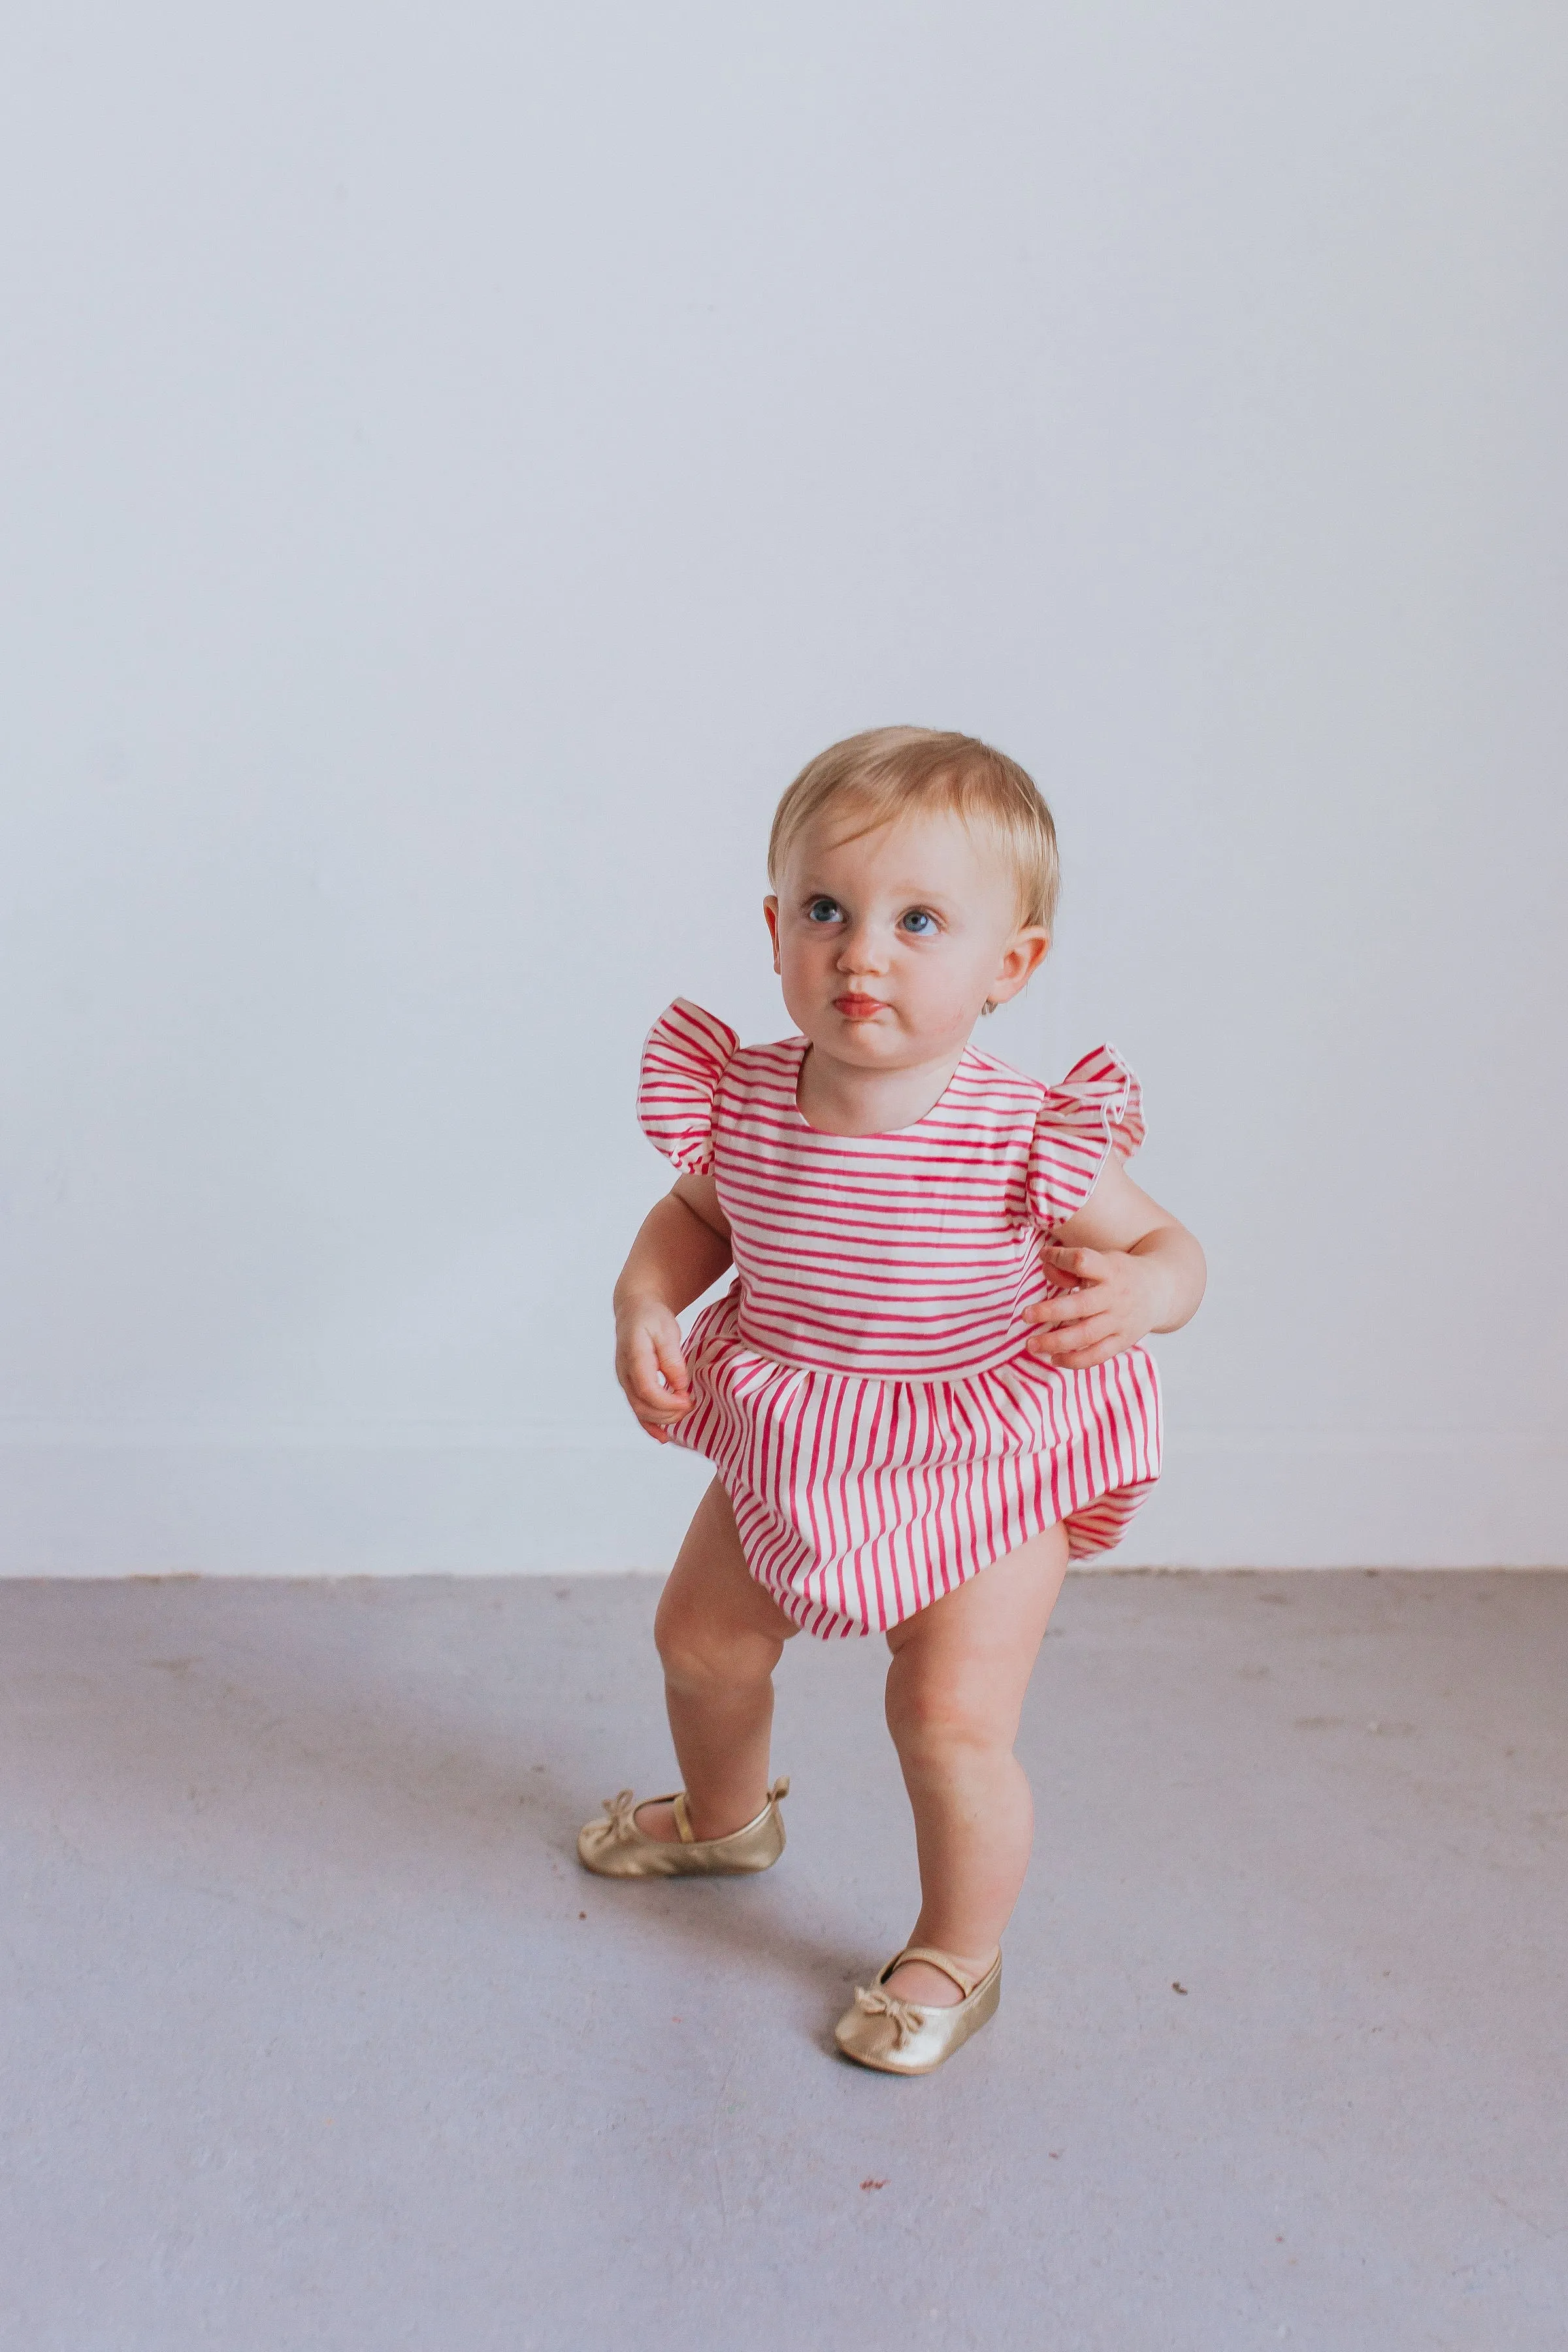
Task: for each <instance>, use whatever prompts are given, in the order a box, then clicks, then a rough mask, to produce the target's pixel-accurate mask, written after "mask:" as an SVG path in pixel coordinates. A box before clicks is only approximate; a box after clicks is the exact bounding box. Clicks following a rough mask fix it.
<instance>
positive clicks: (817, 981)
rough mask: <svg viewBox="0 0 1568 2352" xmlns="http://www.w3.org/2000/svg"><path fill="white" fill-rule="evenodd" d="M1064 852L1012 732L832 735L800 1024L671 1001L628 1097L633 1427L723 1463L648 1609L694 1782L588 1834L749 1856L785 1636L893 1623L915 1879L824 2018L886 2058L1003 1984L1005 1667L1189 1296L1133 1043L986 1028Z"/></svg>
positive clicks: (790, 810) (926, 2047) (1046, 1600)
mask: <svg viewBox="0 0 1568 2352" xmlns="http://www.w3.org/2000/svg"><path fill="white" fill-rule="evenodd" d="M1057 872H1058V869H1057V847H1056V832H1055V827H1054V826H1053V824H1052V823H1051V818H1050V813H1049V811H1048V810H1047V807H1046V805H1045V803H1044V802H1043V801H1042V799H1041V798H1040V795H1039V793H1037V790H1036V789H1035V786H1034V784H1033V783H1032V782H1031V781H1030V780H1029V778H1028V777H1027V776H1026V774H1025V773H1024V772H1023V770H1022V769H1021V768H1019V767H1018V766H1017V765H1016V763H1015V762H1014V761H1011V760H1009V759H1006V758H1005V757H1004V756H1003V755H1002V754H1001V753H1000V752H997V751H992V750H991V749H990V748H989V747H988V746H987V745H985V744H984V743H980V742H977V741H975V740H973V738H971V737H968V736H964V735H955V734H939V733H935V732H932V731H931V730H926V729H923V728H914V727H888V728H879V729H877V730H873V731H872V732H870V733H868V734H864V735H857V736H853V737H851V738H850V739H849V740H847V741H846V742H843V743H837V744H835V745H834V746H833V747H832V748H831V750H829V751H824V752H823V753H822V754H821V755H820V757H819V758H817V759H816V760H813V761H811V763H810V764H809V766H808V767H806V768H805V770H804V771H803V772H802V773H801V774H800V775H799V776H797V777H796V779H795V782H794V783H793V784H792V785H791V786H790V788H789V790H788V792H786V793H785V794H784V799H783V800H782V802H781V803H780V804H779V809H778V814H777V815H776V816H775V818H774V820H773V839H772V842H771V845H770V849H769V860H768V875H769V880H770V882H771V883H772V886H773V895H772V896H770V897H769V898H767V899H766V900H765V901H764V902H763V903H764V912H765V914H766V918H767V925H768V929H769V932H770V934H771V936H772V940H773V969H774V971H776V972H777V973H778V974H779V976H780V978H781V980H782V982H783V986H784V1003H785V1005H786V1006H787V1008H788V1010H789V1013H790V1017H791V1019H792V1020H793V1021H794V1022H795V1024H796V1029H797V1033H798V1034H795V1035H794V1036H792V1037H787V1038H784V1039H783V1040H782V1041H781V1042H780V1043H778V1044H776V1045H751V1046H745V1047H742V1045H741V1043H740V1040H739V1038H738V1037H737V1036H736V1035H735V1033H734V1032H733V1030H731V1029H729V1028H727V1027H726V1026H725V1024H723V1022H722V1021H720V1020H718V1019H716V1018H715V1017H714V1015H713V1014H712V1013H704V1012H702V1011H700V1009H699V1008H698V1007H697V1006H696V1005H694V1004H689V1003H685V1002H684V1001H678V1002H677V1003H675V1004H673V1005H671V1007H670V1009H669V1011H668V1013H665V1014H664V1016H663V1018H662V1019H661V1020H659V1021H658V1022H657V1023H656V1024H654V1028H653V1031H652V1034H650V1036H649V1038H648V1041H647V1048H646V1051H645V1053H644V1056H643V1068H642V1083H641V1089H640V1093H639V1096H638V1106H637V1108H638V1116H639V1118H640V1119H641V1122H642V1125H643V1128H644V1129H645V1130H646V1132H647V1134H648V1135H649V1136H650V1137H651V1138H652V1139H653V1141H654V1142H655V1143H657V1144H658V1147H659V1149H660V1150H661V1151H663V1152H665V1153H667V1154H668V1157H669V1159H670V1160H672V1161H673V1162H674V1164H675V1166H676V1168H677V1170H678V1171H679V1174H678V1176H677V1180H676V1182H675V1186H674V1188H673V1190H672V1191H671V1192H669V1193H668V1194H667V1195H666V1197H665V1198H664V1199H663V1200H662V1201H661V1202H659V1203H658V1206H657V1207H656V1208H655V1209H654V1211H653V1212H652V1213H651V1215H650V1216H649V1217H648V1218H647V1221H646V1223H644V1225H643V1227H642V1230H641V1231H640V1233H639V1234H637V1240H636V1242H635V1243H634V1244H633V1246H632V1252H631V1255H630V1257H629V1258H628V1259H627V1260H626V1269H625V1271H624V1272H623V1274H622V1276H621V1278H620V1281H619V1284H618V1285H617V1286H616V1372H617V1375H618V1377H619V1380H620V1383H621V1386H622V1388H623V1389H624V1390H625V1391H626V1399H627V1402H629V1403H630V1405H631V1408H632V1411H633V1412H634V1413H635V1414H636V1415H637V1420H638V1421H639V1423H641V1424H642V1426H643V1428H644V1429H646V1430H647V1433H648V1434H649V1435H650V1436H651V1437H654V1438H656V1439H658V1441H659V1442H660V1443H668V1442H669V1441H671V1440H673V1442H674V1443H675V1444H679V1445H686V1446H689V1447H691V1448H692V1449H693V1450H694V1451H695V1452H697V1453H699V1454H705V1455H706V1456H707V1458H708V1460H709V1461H710V1462H711V1464H712V1465H713V1467H714V1470H715V1472H716V1474H717V1475H716V1476H715V1478H714V1482H713V1484H712V1485H711V1486H710V1487H709V1489H708V1492H707V1494H706V1496H704V1497H703V1500H702V1502H701V1503H700V1505H699V1507H698V1509H697V1514H696V1517H694V1518H693V1520H692V1523H691V1527H690V1529H689V1533H688V1535H687V1537H686V1540H685V1542H684V1544H683V1545H682V1547H681V1550H680V1555H679V1559H677V1561H676V1563H675V1567H674V1570H673V1571H672V1572H671V1575H670V1577H669V1580H668V1583H667V1584H666V1586H665V1589H664V1593H663V1596H662V1598H661V1600H660V1602H659V1607H658V1619H657V1622H656V1625H655V1639H656V1641H657V1643H658V1653H659V1656H660V1659H661V1661H662V1663H663V1666H664V1675H665V1692H666V1698H667V1702H668V1710H669V1724H670V1730H671V1732H672V1734H673V1736H674V1742H675V1752H676V1755H677V1758H678V1759H679V1765H680V1769H681V1772H682V1774H683V1776H684V1780H685V1786H684V1788H683V1789H681V1790H680V1791H679V1793H678V1794H676V1795H674V1796H669V1797H654V1798H649V1799H647V1800H645V1801H642V1802H640V1803H639V1802H637V1801H636V1800H635V1798H634V1796H633V1794H632V1791H631V1790H623V1791H622V1793H621V1794H620V1796H618V1797H616V1799H615V1800H614V1801H613V1802H606V1805H605V1814H606V1816H607V1818H606V1819H605V1820H602V1821H598V1822H590V1823H589V1824H588V1825H587V1827H586V1828H585V1829H584V1831H583V1832H582V1836H581V1838H580V1840H579V1842H578V1851H579V1853H580V1855H581V1858H582V1860H583V1862H584V1864H585V1866H586V1867H587V1868H588V1869H589V1870H593V1871H597V1872H599V1873H601V1874H603V1875H605V1876H606V1877H612V1878H639V1877H640V1878H647V1877H668V1876H675V1875H679V1874H707V1873H736V1872H742V1871H755V1870H765V1869H767V1868H768V1866H769V1865H770V1864H772V1863H773V1862H776V1861H777V1859H778V1856H779V1854H780V1853H781V1852H782V1851H783V1847H784V1824H783V1822H782V1820H781V1818H780V1812H779V1806H780V1802H781V1801H782V1799H783V1798H784V1795H785V1793H786V1791H787V1789H788V1782H787V1781H785V1780H776V1781H774V1782H773V1785H772V1786H771V1787H770V1786H769V1781H768V1734H769V1728H770V1725H771V1722H772V1717H773V1679H772V1677H773V1668H774V1666H775V1665H776V1664H777V1663H778V1660H779V1657H780V1655H781V1654H782V1652H783V1649H784V1643H785V1642H786V1641H787V1640H788V1639H789V1638H790V1636H791V1635H792V1634H794V1633H798V1632H800V1631H801V1630H802V1628H805V1630H806V1631H807V1632H809V1633H816V1634H818V1635H820V1636H823V1637H825V1638H826V1637H832V1636H836V1635H838V1634H850V1633H861V1634H863V1633H873V1632H875V1633H880V1634H882V1635H884V1636H885V1638H886V1640H887V1643H888V1647H889V1651H890V1652H891V1654H892V1657H891V1664H890V1665H889V1671H888V1686H887V1716H888V1727H889V1731H890V1732H891V1734H892V1738H893V1742H894V1746H895V1747H896V1748H897V1750H898V1755H899V1761H900V1765H901V1767H902V1769H903V1776H904V1785H905V1787H906V1789H907V1790H908V1791H909V1798H910V1805H911V1807H912V1809H913V1811H914V1821H915V1836H916V1844H917V1850H918V1853H919V1859H920V1878H921V1908H920V1916H919V1917H918V1918H917V1919H916V1921H915V1925H914V1930H913V1933H912V1934H911V1936H910V1940H909V1941H908V1943H907V1944H905V1945H904V1946H903V1947H902V1948H900V1951H899V1952H898V1953H897V1954H896V1955H895V1956H894V1958H892V1959H890V1960H889V1962H888V1963H887V1965H886V1966H885V1967H884V1968H883V1969H881V1970H880V1971H879V1974H878V1975H877V1977H876V1979H875V1980H874V1981H873V1983H872V1984H871V1985H870V1986H868V1987H862V1988H861V1989H859V1990H858V1991H857V1992H856V1995H855V2001H854V2005H853V2007H852V2008H851V2009H850V2010H849V2011H847V2013H846V2015H845V2016H844V2017H843V2018H842V2019H840V2021H839V2022H838V2026H837V2042H838V2046H839V2048H840V2049H841V2050H842V2051H843V2052H844V2053H846V2055H847V2056H848V2057H850V2058H852V2059H855V2060H857V2061H858V2063H860V2064H861V2065H864V2066H872V2067H878V2068H880V2069H882V2070H884V2071H885V2072H888V2073H891V2074H929V2073H930V2072H931V2070H932V2069H933V2068H934V2067H937V2066H939V2065H941V2064H942V2062H943V2061H944V2060H945V2059H946V2058H948V2057H949V2056H951V2055H952V2052H953V2051H955V2050H956V2049H957V2048H958V2047H959V2045H960V2044H961V2043H962V2042H964V2041H966V2040H967V2039H968V2038H969V2036H970V2035H971V2034H973V2032H975V2031H976V2029H977V2028H978V2027H980V2026H981V2025H983V2024H984V2023H985V2021H986V2020H987V2019H988V2018H990V2017H991V2016H992V2015H993V2014H994V2011H995V2008H996V2004H997V1999H998V1995H999V1992H1000V1987H1001V1969H1002V1957H1001V1937H1002V1931H1003V1929H1004V1928H1005V1926H1006V1924H1007V1920H1008V1917H1009V1916H1010V1915H1011V1913H1012V1909H1013V1906H1014V1904H1015V1903H1016V1900H1017V1896H1018V1891H1019V1888H1020V1886H1021V1885H1022V1884H1023V1877H1024V1871H1025V1868H1026V1864H1027V1860H1028V1853H1029V1843H1030V1838H1031V1834H1032V1830H1033V1809H1032V1804H1031V1800H1030V1794H1029V1787H1028V1783H1027V1781H1026V1779H1025V1777H1024V1773H1023V1770H1022V1768H1021V1767H1020V1766H1019V1764H1018V1763H1017V1761H1016V1758H1015V1757H1014V1754H1013V1742H1014V1739H1015V1737H1016V1731H1017V1726H1018V1717H1019V1712H1020V1709H1021V1707H1022V1705H1023V1698H1024V1692H1025V1690H1026V1686H1027V1684H1028V1680H1029V1675H1030V1673H1031V1671H1032V1669H1033V1666H1034V1663H1035V1657H1036V1654H1037V1651H1038V1649H1039V1645H1040V1641H1041V1637H1042V1636H1043V1634H1044V1633H1045V1630H1046V1623H1047V1619H1048V1618H1049V1616H1050V1613H1051V1610H1052V1607H1053V1605H1054V1603H1055V1601H1056V1598H1057V1594H1058V1591H1060V1589H1061V1583H1062V1579H1063V1577H1064V1575H1065V1574H1066V1571H1067V1566H1068V1560H1069V1559H1084V1558H1087V1557H1089V1555H1090V1554H1092V1553H1095V1552H1101V1551H1104V1550H1106V1549H1109V1548H1110V1546H1111V1545H1112V1544H1114V1543H1116V1542H1117V1541H1118V1540H1119V1539H1120V1538H1121V1533H1122V1531H1123V1529H1124V1528H1126V1526H1127V1524H1128V1522H1129V1520H1130V1519H1131V1516H1132V1514H1133V1512H1134V1511H1135V1510H1136V1509H1137V1508H1138V1506H1139V1504H1140V1503H1141V1502H1142V1498H1143V1496H1145V1495H1146V1494H1147V1493H1148V1491H1149V1488H1150V1486H1152V1483H1153V1481H1154V1479H1155V1478H1156V1477H1157V1475H1159V1468H1160V1400H1159V1388H1158V1384H1157V1382H1156V1380H1155V1374H1154V1367H1153V1365H1152V1362H1151V1360H1150V1359H1149V1358H1148V1356H1147V1355H1146V1354H1145V1353H1144V1352H1143V1349H1142V1347H1141V1346H1140V1344H1139V1343H1140V1341H1141V1340H1142V1339H1144V1337H1145V1336H1146V1335H1147V1334H1148V1333H1149V1332H1151V1331H1173V1330H1175V1329H1176V1328H1178V1327H1179V1326H1180V1325H1182V1324H1184V1323H1185V1322H1186V1321H1187V1320H1188V1318H1190V1317H1191V1316H1192V1315H1193V1314H1194V1311H1195V1309H1196V1307H1197V1304H1198V1301H1199V1299H1200V1297H1202V1294H1203V1286H1204V1263H1203V1255H1202V1253H1201V1251H1200V1250H1199V1248H1198V1245H1197V1244H1196V1242H1195V1241H1194V1239H1193V1237H1192V1235H1191V1234H1189V1233H1187V1232H1186V1231H1185V1230H1184V1227H1183V1226H1181V1225H1180V1224H1178V1223H1177V1222H1176V1220H1175V1219H1174V1218H1173V1216H1170V1215H1169V1214H1168V1213H1166V1211H1164V1210H1163V1209H1162V1208H1161V1207H1159V1206H1158V1204H1157V1203H1156V1202H1153V1201H1152V1200H1151V1199H1150V1198H1149V1196H1148V1194H1147V1193H1146V1192H1140V1190H1139V1188H1138V1186H1137V1185H1136V1184H1134V1183H1133V1182H1132V1181H1131V1178H1130V1177H1129V1176H1128V1174H1127V1172H1126V1169H1125V1165H1124V1163H1125V1161H1126V1160H1128V1159H1129V1158H1130V1157H1131V1153H1132V1152H1133V1150H1135V1149H1136V1147H1137V1145H1138V1143H1139V1142H1140V1140H1141V1139H1142V1132H1143V1128H1142V1116H1141V1113H1140V1108H1139V1094H1138V1086H1137V1081H1136V1080H1135V1079H1134V1077H1133V1076H1132V1074H1131V1070H1129V1069H1128V1067H1127V1066H1126V1065H1125V1063H1123V1062H1122V1061H1121V1057H1120V1056H1119V1055H1117V1054H1116V1053H1114V1052H1113V1051H1112V1050H1111V1048H1110V1046H1108V1045H1106V1046H1100V1047H1099V1048H1098V1049H1097V1050H1096V1051H1095V1052H1094V1053H1092V1054H1089V1055H1085V1057H1084V1059H1083V1060H1082V1061H1080V1062H1079V1063H1078V1064H1076V1065H1075V1066H1074V1067H1073V1068H1072V1069H1071V1070H1070V1071H1069V1072H1068V1076H1067V1077H1066V1078H1065V1079H1064V1080H1063V1081H1062V1083H1061V1085H1060V1086H1057V1087H1047V1086H1045V1085H1043V1084H1041V1082H1040V1081H1039V1080H1038V1079H1036V1078H1031V1077H1027V1076H1024V1074H1023V1073H1022V1072H1020V1071H1018V1070H1015V1069H1012V1068H1010V1067H1009V1066H1008V1065H1007V1064H1006V1063H1005V1062H1000V1061H997V1060H995V1059H994V1057H993V1056H992V1055H988V1054H984V1053H981V1052H980V1051H978V1050H977V1049H976V1047H974V1046H973V1045H971V1043H970V1034H971V1032H972V1031H973V1028H974V1026H975V1024H976V1022H977V1021H978V1019H979V1018H980V1016H981V1014H982V1013H989V1012H991V1011H992V1010H993V1009H994V1007H995V1006H996V1005H998V1004H1002V1003H1006V1002H1007V1000H1008V999H1009V998H1010V997H1014V996H1016V995H1017V994H1018V992H1019V991H1020V990H1021V989H1023V988H1024V987H1026V984H1027V982H1028V981H1029V979H1030V976H1031V975H1032V974H1033V973H1034V972H1035V971H1037V968H1038V967H1039V965H1040V963H1041V962H1042V961H1043V960H1044V958H1045V956H1046V953H1047V950H1048V948H1049V946H1050V926H1051V922H1052V919H1053V915H1054V912H1055V906H1056V896H1057ZM731 1265H732V1266H733V1267H734V1270H735V1280H734V1282H733V1283H732V1284H731V1287H730V1290H729V1293H728V1295H727V1296H726V1297H723V1298H721V1300H720V1301H719V1302H718V1303H717V1304H716V1305H713V1306H710V1307H707V1308H706V1309H705V1310H704V1312H703V1313H702V1314H701V1315H700V1316H699V1317H698V1318H697V1321H696V1322H695V1324H694V1325H693V1326H692V1328H691V1331H690V1334H689V1338H688V1339H686V1340H685V1342H684V1343H683V1342H682V1339H681V1335H680V1327H679V1323H678V1322H677V1319H676V1318H677V1317H678V1316H679V1314H680V1312H681V1310H682V1309H683V1308H684V1307H689V1305H690V1303H691V1301H692V1300H693V1299H694V1298H697V1297H700V1294H701V1293H702V1292H703V1291H704V1290H706V1289H707V1288H708V1287H709V1286H710V1284H711V1283H712V1282H714V1281H715V1280H716V1279H717V1278H718V1276H720V1275H721V1274H722V1273H724V1272H725V1270H726V1269H727V1268H729V1267H730V1266H731Z"/></svg>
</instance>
